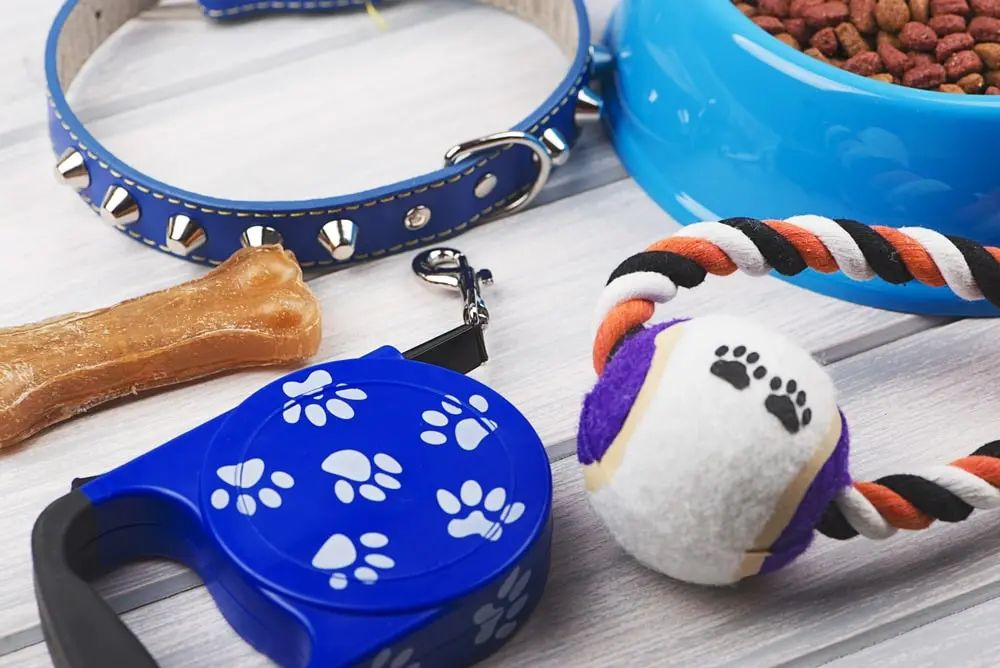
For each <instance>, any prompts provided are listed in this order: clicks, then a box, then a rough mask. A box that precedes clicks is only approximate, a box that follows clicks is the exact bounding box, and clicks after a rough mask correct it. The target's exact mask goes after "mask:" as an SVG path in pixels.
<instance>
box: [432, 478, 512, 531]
mask: <svg viewBox="0 0 1000 668" xmlns="http://www.w3.org/2000/svg"><path fill="white" fill-rule="evenodd" d="M437 500H438V506H439V507H440V508H441V510H443V511H444V512H446V513H448V514H449V515H454V516H456V517H455V518H454V519H452V520H450V521H449V522H448V535H450V536H451V537H453V538H467V537H469V536H482V537H483V538H486V539H488V540H492V541H498V540H500V536H501V535H502V534H503V527H504V525H507V524H513V523H514V522H516V521H517V520H519V519H520V518H521V515H523V514H524V504H523V503H520V502H518V503H510V504H508V503H507V492H506V490H504V488H503V487H494V488H493V489H492V490H491V491H490V493H489V494H487V495H486V498H485V499H484V498H483V488H482V487H481V486H480V484H479V483H478V482H476V481H475V480H466V481H465V482H464V483H462V488H461V489H460V490H459V496H458V497H456V496H455V495H454V494H452V493H451V492H449V491H448V490H446V489H439V490H438V492H437ZM480 503H482V504H483V507H482V510H480V509H479V508H478V506H479V504H480ZM463 512H465V516H464V517H458V515H460V514H461V513H463Z"/></svg>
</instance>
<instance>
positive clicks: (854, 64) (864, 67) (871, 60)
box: [844, 51, 884, 77]
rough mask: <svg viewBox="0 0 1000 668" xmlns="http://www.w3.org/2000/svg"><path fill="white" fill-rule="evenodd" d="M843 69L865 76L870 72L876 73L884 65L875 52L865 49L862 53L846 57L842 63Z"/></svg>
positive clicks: (870, 73)
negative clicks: (845, 60)
mask: <svg viewBox="0 0 1000 668" xmlns="http://www.w3.org/2000/svg"><path fill="white" fill-rule="evenodd" d="M844 69H845V70H847V71H848V72H854V73H855V74H860V75H861V76H863V77H867V76H871V75H872V74H878V73H879V72H881V71H882V70H883V69H884V67H883V65H882V59H881V58H879V57H878V54H877V53H875V52H874V51H865V52H864V53H859V54H858V55H856V56H852V57H850V58H848V59H847V62H845V63H844Z"/></svg>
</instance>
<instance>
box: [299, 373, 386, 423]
mask: <svg viewBox="0 0 1000 668" xmlns="http://www.w3.org/2000/svg"><path fill="white" fill-rule="evenodd" d="M331 384H333V377H332V376H330V372H328V371H325V370H323V369H319V370H317V371H313V372H312V373H311V374H309V377H308V378H306V379H305V380H304V381H302V382H301V383H299V382H296V381H294V380H290V381H288V382H286V383H285V384H283V385H282V386H281V389H282V391H283V392H284V393H285V396H286V397H288V401H286V402H285V406H284V410H283V411H282V413H281V416H282V417H283V418H285V422H287V423H289V424H295V423H297V422H298V421H299V418H301V417H302V413H303V408H302V404H301V403H299V400H301V399H302V398H308V399H310V400H311V402H310V403H307V404H306V406H305V409H304V412H305V414H306V419H307V420H309V422H311V423H313V424H314V425H316V426H317V427H322V426H323V425H325V424H326V414H327V412H329V413H330V415H332V416H333V417H335V418H340V419H341V420H350V419H351V418H352V417H354V407H353V406H351V404H349V403H347V401H363V400H365V399H367V398H368V395H367V394H365V392H364V390H359V389H358V388H356V387H347V383H340V384H338V385H336V386H335V387H333V388H332V389H331V388H330V387H329V386H330V385H331ZM327 392H330V393H332V394H333V395H334V396H332V397H330V398H329V399H327V401H326V409H325V410H324V408H323V404H322V403H320V402H322V401H323V396H324V395H325V394H326V393H327Z"/></svg>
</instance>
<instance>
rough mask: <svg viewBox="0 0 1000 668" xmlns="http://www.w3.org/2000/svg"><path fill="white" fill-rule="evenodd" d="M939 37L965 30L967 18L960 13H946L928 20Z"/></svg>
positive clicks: (928, 23)
mask: <svg viewBox="0 0 1000 668" xmlns="http://www.w3.org/2000/svg"><path fill="white" fill-rule="evenodd" d="M927 25H929V26H930V27H931V28H932V29H933V30H934V32H936V33H937V36H938V37H944V36H945V35H950V34H952V33H955V32H965V28H966V26H965V18H964V17H961V16H959V15H958V14H944V15H943V16H935V17H933V18H932V19H931V20H930V21H928V22H927Z"/></svg>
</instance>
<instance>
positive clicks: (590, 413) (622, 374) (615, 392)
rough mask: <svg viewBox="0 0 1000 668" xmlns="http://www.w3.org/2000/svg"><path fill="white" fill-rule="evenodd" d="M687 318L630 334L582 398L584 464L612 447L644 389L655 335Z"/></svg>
mask: <svg viewBox="0 0 1000 668" xmlns="http://www.w3.org/2000/svg"><path fill="white" fill-rule="evenodd" d="M686 320H688V318H678V319H676V320H670V321H668V322H664V323H661V324H658V325H654V326H653V327H649V328H648V329H643V331H641V332H639V333H637V334H634V335H632V336H630V337H629V338H628V339H626V340H625V342H624V343H622V345H621V347H620V348H619V349H618V351H617V352H616V353H615V354H614V355H613V356H612V358H611V361H610V362H608V363H607V364H606V365H605V366H604V373H602V374H601V377H600V378H598V379H597V383H596V384H595V385H594V388H593V389H592V390H591V391H590V393H589V394H588V395H587V396H586V398H585V399H584V400H583V410H582V411H581V413H580V427H579V430H578V432H577V439H576V456H577V459H579V460H580V463H581V464H583V465H584V466H587V465H589V464H593V463H594V462H599V461H601V458H602V457H604V453H605V452H607V451H608V448H610V447H611V443H612V442H613V441H614V440H615V437H616V436H617V435H618V432H619V431H621V428H622V425H623V424H625V418H627V417H628V414H629V411H631V410H632V404H634V403H635V398H636V396H638V394H639V390H640V389H642V384H643V382H645V380H646V374H647V373H648V372H649V365H650V364H651V363H652V361H653V353H655V352H656V335H657V334H659V333H660V332H662V331H663V330H665V329H666V328H667V327H670V326H672V325H676V324H677V323H679V322H684V321H686Z"/></svg>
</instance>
